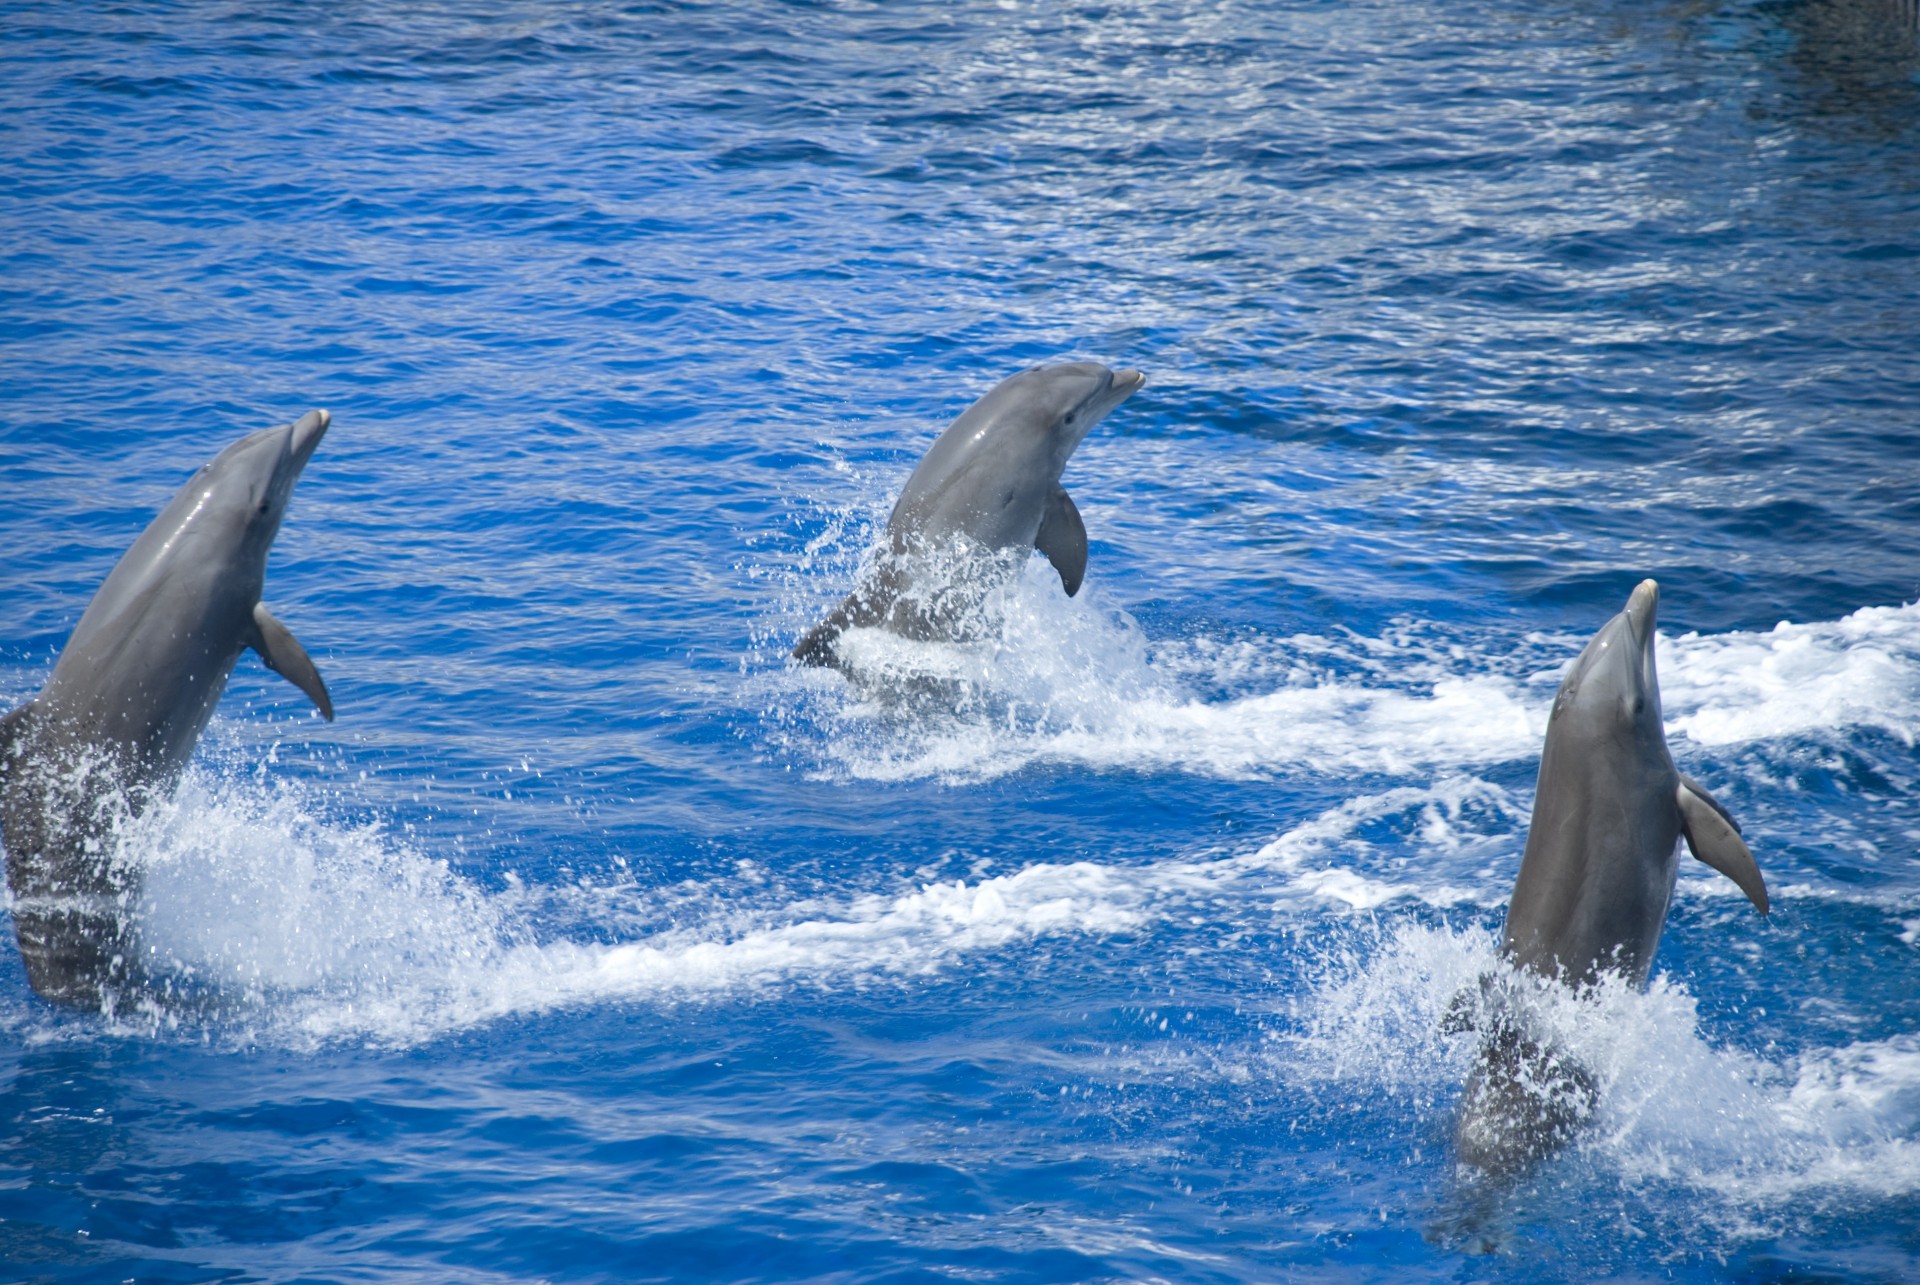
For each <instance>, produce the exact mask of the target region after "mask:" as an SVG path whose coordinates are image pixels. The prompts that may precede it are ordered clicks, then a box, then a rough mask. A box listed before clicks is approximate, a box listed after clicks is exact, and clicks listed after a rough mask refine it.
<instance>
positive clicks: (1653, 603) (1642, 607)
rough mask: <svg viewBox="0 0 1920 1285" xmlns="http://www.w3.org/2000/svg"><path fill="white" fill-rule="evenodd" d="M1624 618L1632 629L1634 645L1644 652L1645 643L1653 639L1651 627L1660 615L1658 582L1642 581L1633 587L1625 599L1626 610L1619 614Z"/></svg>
mask: <svg viewBox="0 0 1920 1285" xmlns="http://www.w3.org/2000/svg"><path fill="white" fill-rule="evenodd" d="M1621 614H1622V615H1624V616H1626V618H1627V624H1628V625H1629V626H1630V627H1631V628H1632V629H1633V641H1634V644H1635V645H1636V646H1637V647H1639V648H1640V650H1642V651H1645V650H1646V648H1647V643H1648V642H1650V641H1651V640H1652V638H1653V627H1654V623H1655V621H1656V619H1657V617H1658V616H1659V614H1660V582H1659V581H1658V580H1642V581H1641V582H1640V583H1639V584H1637V585H1635V586H1634V589H1633V593H1632V594H1631V595H1629V596H1628V598H1627V609H1626V610H1625V611H1624V612H1622V613H1621Z"/></svg>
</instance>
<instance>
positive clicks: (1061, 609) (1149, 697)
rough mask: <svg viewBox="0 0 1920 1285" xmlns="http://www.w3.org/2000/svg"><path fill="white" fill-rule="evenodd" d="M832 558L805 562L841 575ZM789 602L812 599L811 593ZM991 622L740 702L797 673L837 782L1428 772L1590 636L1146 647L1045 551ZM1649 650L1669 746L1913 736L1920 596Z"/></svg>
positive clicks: (1482, 737)
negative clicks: (974, 633)
mask: <svg viewBox="0 0 1920 1285" xmlns="http://www.w3.org/2000/svg"><path fill="white" fill-rule="evenodd" d="M835 531H836V532H839V533H840V534H842V535H844V534H845V528H844V527H836V528H835ZM823 538H824V537H823ZM818 552H819V551H818V550H813V551H812V553H814V554H817V553H818ZM845 562H846V558H845V557H842V558H841V560H840V565H836V566H833V567H827V566H826V565H825V563H824V561H823V562H822V563H821V564H820V565H819V566H818V567H816V566H815V564H814V563H812V562H811V561H810V562H809V563H808V569H809V573H811V572H813V571H815V570H817V571H819V572H820V573H822V574H826V575H829V576H831V577H832V578H834V579H835V580H836V582H838V581H839V579H840V578H841V576H842V575H843V574H844V572H845V570H846V568H845V565H844V564H845ZM809 602H811V598H810V597H809ZM783 610H786V611H791V612H795V613H797V614H800V615H803V616H811V615H817V614H818V607H817V604H813V605H798V604H793V603H790V604H789V605H788V606H786V607H784V608H783ZM987 619H988V621H989V626H990V627H989V629H988V635H989V636H988V637H987V638H986V639H984V640H983V641H979V642H973V643H965V644H952V643H915V642H911V641H908V640H905V639H901V638H899V637H896V636H894V635H891V634H886V633H883V632H880V631H874V630H862V631H852V632H851V633H850V634H849V635H847V636H846V640H845V647H846V650H847V652H848V654H849V655H850V656H852V657H853V658H854V661H855V665H854V668H855V669H856V670H864V671H865V672H866V673H868V674H869V675H870V676H871V675H878V676H879V678H880V681H871V679H870V680H869V681H866V682H864V683H863V682H859V681H856V682H852V683H849V682H847V681H846V680H844V679H843V678H842V677H841V676H840V675H839V674H836V673H829V672H822V671H815V670H804V671H801V670H794V671H785V672H782V673H780V674H778V675H776V676H774V681H773V686H774V687H775V689H776V690H775V691H773V692H769V691H768V690H767V688H766V686H764V685H757V684H753V683H749V685H748V699H749V700H751V701H755V702H764V704H765V705H768V706H773V707H777V708H779V709H781V710H783V711H784V710H786V709H788V707H789V705H790V702H791V693H792V689H793V686H794V685H795V684H798V685H799V686H800V687H801V688H802V689H803V690H804V691H806V692H807V693H808V694H809V697H810V699H809V700H807V701H805V702H803V704H802V713H801V715H800V725H798V726H796V725H795V724H794V722H793V721H792V720H791V719H789V720H788V722H787V723H786V724H785V726H784V727H783V730H782V731H781V732H778V733H776V736H775V739H776V740H782V741H784V742H785V744H786V745H788V746H789V747H790V748H793V749H797V750H801V751H802V752H803V753H807V754H809V755H810V756H811V757H814V758H816V759H817V760H818V761H819V762H820V763H821V765H822V770H823V771H824V773H825V774H827V775H829V776H834V775H845V776H849V777H853V778H856V779H870V780H900V779H912V778H926V777H932V778H936V779H944V780H951V781H964V780H979V779H988V778H993V777H998V776H1003V775H1006V774H1008V773H1011V772H1016V771H1020V770H1022V769H1024V768H1027V767H1029V766H1031V765H1035V764H1070V765H1079V766H1086V767H1091V768H1095V769H1098V770H1144V771H1181V772H1192V773H1198V774H1203V775H1209V776H1215V777H1223V778H1228V779H1245V778H1254V777H1260V776H1270V775H1278V774H1297V773H1314V774H1322V775H1351V774H1354V773H1370V774H1381V775H1401V776H1407V775H1424V774H1431V773H1441V772H1449V771H1470V770H1476V769H1479V768H1484V767H1486V766H1489V765H1493V764H1497V763H1503V762H1514V761H1519V760H1525V759H1528V758H1531V757H1533V756H1535V755H1537V754H1538V752H1539V748H1540V743H1541V740H1542V738H1543V737H1544V735H1545V730H1546V720H1547V714H1548V711H1549V709H1550V708H1551V705H1552V701H1553V694H1554V690H1555V688H1556V686H1557V685H1558V682H1559V679H1560V675H1561V673H1562V672H1563V669H1564V666H1565V664H1566V662H1568V661H1570V660H1571V659H1572V658H1573V657H1574V656H1575V655H1577V654H1578V653H1579V651H1580V649H1581V648H1582V646H1584V644H1585V642H1586V638H1585V637H1584V636H1574V635H1567V636H1551V637H1549V636H1543V635H1532V636H1529V637H1528V638H1527V639H1525V640H1524V642H1523V643H1522V644H1519V645H1517V646H1516V645H1515V644H1514V643H1513V642H1511V641H1510V640H1501V639H1493V638H1488V639H1481V640H1471V641H1468V642H1465V643H1463V642H1461V641H1460V640H1457V639H1448V638H1444V637H1442V636H1440V635H1439V633H1438V632H1437V630H1436V627H1435V626H1432V625H1428V624H1422V623H1420V622H1411V621H1409V622H1402V623H1401V624H1398V625H1396V626H1395V627H1394V628H1392V629H1390V630H1388V631H1386V633H1384V634H1383V635H1382V636H1381V637H1378V638H1366V637H1361V636H1358V635H1354V634H1350V633H1336V634H1331V635H1325V636H1322V635H1311V634H1302V635H1294V636H1291V637H1284V638H1281V637H1251V638H1241V639H1236V640H1233V641H1224V642H1223V641H1219V640H1216V639H1212V638H1209V637H1206V636H1204V635H1202V636H1196V637H1190V638H1184V639H1169V640H1163V641H1153V640H1149V639H1148V638H1147V637H1146V635H1145V634H1144V632H1143V631H1142V630H1141V629H1140V627H1139V625H1138V624H1137V623H1136V622H1135V621H1134V620H1133V618H1132V617H1131V616H1130V615H1128V613H1127V612H1126V611H1125V610H1124V609H1123V608H1122V607H1121V606H1119V605H1118V604H1117V603H1116V602H1114V601H1113V600H1111V599H1110V598H1109V597H1108V596H1107V594H1106V593H1105V592H1104V591H1103V589H1102V587H1101V585H1100V584H1099V583H1098V581H1097V579H1096V580H1094V581H1090V582H1089V584H1088V585H1087V587H1086V588H1085V589H1083V590H1082V591H1081V593H1080V594H1079V595H1078V596H1077V597H1075V598H1068V597H1067V596H1066V595H1065V594H1064V593H1063V592H1062V591H1061V588H1060V584H1059V579H1058V577H1057V576H1056V575H1055V574H1054V572H1053V570H1052V569H1051V568H1050V567H1049V566H1047V564H1046V563H1045V562H1044V561H1043V560H1042V559H1040V558H1038V557H1037V556H1036V557H1033V558H1031V559H1029V560H1028V562H1027V563H1026V565H1025V566H1024V568H1023V569H1022V571H1021V574H1020V575H1019V577H1018V578H1017V579H1016V580H1015V581H1013V582H1012V583H1011V584H1009V585H1008V586H1006V587H1005V588H1004V589H1002V590H1000V591H998V592H997V593H996V594H994V595H993V596H991V597H990V598H989V599H988V611H987ZM1600 623H1601V622H1600V621H1599V620H1596V621H1595V626H1596V628H1597V627H1598V625H1599V624H1600ZM771 636H772V635H771V633H769V635H768V637H769V638H770V637H771ZM1659 655H1660V671H1661V679H1662V697H1663V703H1664V706H1665V710H1666V714H1667V728H1668V733H1669V737H1670V739H1671V740H1672V741H1673V742H1674V743H1675V745H1676V747H1679V746H1680V745H1682V744H1684V743H1686V742H1691V743H1693V744H1696V745H1700V746H1703V747H1715V746H1723V745H1734V744H1742V743H1746V742H1751V741H1763V740H1771V739H1779V738H1788V737H1803V736H1823V735H1830V734H1845V733H1847V732H1850V731H1852V730H1855V729H1876V730H1880V731H1884V732H1887V733H1890V734H1892V735H1894V736H1896V737H1898V738H1900V739H1901V740H1902V741H1904V742H1906V743H1908V744H1911V743H1912V742H1913V740H1914V738H1915V735H1916V732H1920V604H1914V605H1908V606H1901V607H1868V608H1863V609H1862V610H1860V611H1856V612H1854V613H1853V614H1852V615H1849V616H1847V617H1845V618H1844V619H1841V620H1838V621H1829V622H1819V623H1814V624H1805V625H1796V624H1781V625H1778V626H1776V627H1775V628H1774V629H1772V630H1768V631H1759V632H1744V631H1736V632H1732V633H1727V634H1720V635H1703V634H1697V633H1690V634H1684V635H1680V636H1677V637H1675V636H1662V637H1661V639H1660V642H1659ZM1542 662H1545V667H1544V668H1543V667H1542ZM779 663H781V664H784V657H783V656H782V657H781V658H780V661H779ZM916 686H917V687H918V688H919V689H921V691H922V694H923V695H925V694H926V693H927V692H929V691H930V692H931V693H932V696H931V698H930V699H920V700H914V701H909V702H906V705H907V712H908V713H910V714H911V717H902V716H901V713H902V706H903V702H902V700H901V699H900V693H901V692H902V691H905V690H908V689H912V688H914V687H916Z"/></svg>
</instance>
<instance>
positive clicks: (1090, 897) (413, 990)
mask: <svg viewBox="0 0 1920 1285" xmlns="http://www.w3.org/2000/svg"><path fill="white" fill-rule="evenodd" d="M312 788H313V787H308V786H304V785H301V784H298V783H294V782H281V783H277V784H269V783H267V782H265V781H263V780H261V779H259V778H258V777H256V776H246V777H238V778H223V777H219V776H216V775H214V774H212V773H211V772H209V771H208V770H206V769H205V768H202V767H196V768H194V769H193V770H191V771H190V772H189V773H188V775H187V777H186V779H185V780H184V781H183V783H182V785H181V788H180V790H179V791H178V793H177V794H176V795H175V797H174V798H173V799H172V800H171V801H170V802H168V803H166V804H164V805H160V806H156V807H154V808H152V809H150V810H149V811H148V812H147V813H146V814H145V815H144V816H142V817H141V818H139V819H138V820H137V821H135V822H134V823H132V825H131V826H130V827H129V829H128V831H127V833H126V834H125V835H124V836H123V839H122V855H123V856H124V857H125V859H127V860H129V861H130V862H132V863H134V864H135V865H137V866H138V868H139V869H140V870H141V872H142V898H141V902H140V905H139V906H138V908H137V924H138V927H139V932H140V941H141V945H142V949H143V950H144V952H145V954H146V958H147V961H148V964H149V966H150V968H151V969H152V970H153V971H154V972H155V973H156V974H157V975H160V976H163V977H167V978H172V979H175V980H176V981H177V982H178V983H179V988H180V989H182V990H184V991H185V992H187V993H192V994H199V995H203V996H214V997H217V998H218V1000H219V1004H218V1006H217V1012H218V1014H219V1016H217V1017H216V1018H214V1019H213V1020H214V1021H215V1022H216V1024H225V1026H226V1028H227V1029H228V1033H229V1034H231V1035H232V1036H233V1037H234V1038H239V1039H245V1040H250V1039H260V1040H266V1041H268V1042H291V1043H293V1044H296V1045H306V1044H312V1043H324V1042H333V1041H347V1042H367V1043H373V1044H383V1045H384V1044H396V1045H407V1044H415V1043H419V1042H422V1041H426V1040H431V1039H434V1038H437V1037H439V1036H441V1035H444V1034H445V1033H448V1032H450V1031H454V1030H459V1029H463V1028H468V1027H472V1026H475V1025H480V1024H485V1023H488V1022H492V1021H496V1020H499V1019H502V1018H506V1017H510V1016H516V1015H529V1014H537V1013H542V1012H547V1011H552V1010H555V1009H562V1008H578V1007H586V1006H591V1005H595V1004H603V1003H620V1002H640V1003H668V1004H671V1003H680V1002H687V1001H699V1000H705V999H714V998H722V997H725V998H730V999H739V1000H745V1001H748V1002H751V1001H753V1000H754V999H756V998H758V997H762V996H767V995H780V994H785V993H788V992H790V991H791V990H793V989H796V988H828V989H832V988H836V987H841V986H845V985H849V984H860V983H863V982H864V981H866V980H869V979H881V978H888V977H893V978H898V977H902V976H916V975H925V974H929V973H935V972H938V971H940V970H941V969H943V968H946V967H948V966H949V965H951V964H952V963H953V962H954V961H956V960H959V959H961V958H964V957H967V956H975V955H979V954H982V953H989V952H995V951H999V950H1003V949H1005V948H1007V947H1009V946H1014V945H1017V944H1019V943H1023V942H1029V941H1034V940H1037V939H1040V938H1044V937H1049V936H1062V935H1065V936H1088V935H1092V936H1104V935H1113V934H1123V933H1131V932H1151V931H1153V929H1154V927H1155V925H1156V924H1159V923H1161V922H1163V921H1165V920H1166V919H1167V917H1168V916H1170V915H1174V914H1176V913H1178V914H1180V915H1182V916H1183V921H1184V918H1185V917H1188V916H1191V915H1194V914H1201V915H1205V916H1208V917H1211V918H1225V919H1227V920H1234V919H1236V918H1237V917H1238V916H1239V915H1240V914H1241V913H1242V911H1241V910H1238V909H1234V908H1233V906H1234V905H1235V904H1242V905H1245V904H1257V905H1258V906H1259V907H1261V914H1262V915H1263V916H1264V915H1266V914H1270V913H1271V911H1272V910H1273V909H1274V908H1275V907H1282V908H1286V909H1288V910H1290V911H1293V912H1295V913H1298V914H1302V915H1305V914H1312V913H1322V912H1329V911H1330V912H1334V913H1340V912H1344V911H1350V910H1372V909H1375V908H1377V907H1381V906H1384V905H1388V904H1390V903H1394V902H1407V903H1409V904H1413V903H1418V904H1426V905H1434V906H1451V905H1462V904H1471V905H1475V906H1485V905H1490V904H1492V900H1493V899H1490V898H1489V897H1488V896H1487V895H1486V891H1485V890H1483V889H1476V888H1475V887H1473V886H1471V885H1468V884H1461V883H1457V882H1454V881H1451V880H1449V879H1448V878H1447V877H1446V876H1445V875H1444V874H1440V873H1434V872H1439V871H1445V870H1448V869H1459V868H1461V867H1462V866H1463V865H1467V866H1471V865H1475V864H1479V863H1482V862H1483V861H1484V860H1486V859H1488V857H1489V855H1490V854H1491V853H1492V852H1493V851H1494V850H1495V849H1498V848H1499V847H1500V846H1501V845H1502V844H1510V843H1511V834H1512V832H1513V828H1514V826H1515V825H1516V824H1517V823H1518V820H1519V818H1520V816H1521V811H1520V806H1519V804H1518V803H1517V802H1516V801H1515V800H1514V799H1512V798H1511V797H1510V796H1509V795H1508V793H1507V792H1506V791H1505V790H1503V789H1501V788H1499V787H1497V786H1493V785H1490V784H1488V783H1486V782H1483V781H1480V780H1478V779H1476V778H1472V777H1454V778H1448V779H1446V780H1443V781H1440V782H1437V783H1435V784H1433V785H1431V786H1422V787H1404V788H1398V789H1391V790H1387V791H1383V792H1380V793H1377V794H1371V795H1362V796H1358V797H1356V798H1354V799H1350V800H1348V801H1346V802H1345V803H1342V804H1341V805H1339V806H1338V807H1334V808H1331V809H1328V810H1327V811H1325V812H1323V813H1321V814H1320V815H1318V816H1315V817H1312V818H1309V819H1307V820H1306V821H1304V822H1302V823H1300V824H1299V825H1296V826H1293V827H1290V828H1289V829H1288V830H1286V831H1285V832H1284V833H1282V834H1280V835H1279V836H1277V837H1275V838H1274V839H1273V840H1272V841H1271V842H1268V843H1265V844H1263V845H1260V846H1259V847H1258V848H1255V849H1253V850H1251V851H1244V852H1238V853H1227V854H1219V855H1212V856H1197V857H1170V858H1167V859H1164V860H1161V861H1156V862H1149V863H1144V864H1140V865H1132V866H1128V865H1106V864H1100V863H1096V862H1089V861H1074V862H1036V863H1033V864H1030V865H1027V866H1025V867H1023V868H1021V869H1019V870H1014V871H1010V872H1007V873H1004V874H997V875H991V876H985V877H980V878H976V879H971V880H959V879H956V880H944V881H934V882H928V883H920V884H900V883H894V882H892V881H890V880H889V885H890V886H883V887H878V888H874V889H870V890H867V891H851V892H848V891H844V890H838V889H829V890H823V891H821V892H820V893H818V894H817V895H813V896H805V897H798V898H794V897H791V896H788V897H787V899H786V900H784V901H780V902H772V903H767V902H763V903H762V904H754V902H753V898H754V897H755V896H756V895H758V894H757V889H758V883H757V881H756V880H754V879H751V878H741V879H738V880H731V881H728V880H721V881H717V882H716V885H715V886H714V887H713V888H712V889H709V890H707V891H706V893H705V896H704V899H689V900H678V901H676V902H675V905H674V911H673V917H674V918H675V919H676V920H677V921H678V924H679V925H680V926H676V927H672V928H668V929H664V930H661V931H657V932H651V933H640V934H637V935H635V936H633V937H630V938H629V939H627V940H623V941H618V942H614V943H606V942H604V941H592V940H576V939H574V938H573V937H572V936H569V935H568V934H569V933H570V932H578V933H581V934H594V935H597V934H598V933H600V932H603V931H604V928H605V925H606V924H608V923H610V922H628V923H637V922H642V921H645V920H646V919H647V918H648V917H649V916H648V915H647V914H646V913H645V911H644V907H645V904H646V903H647V901H648V900H649V899H650V898H651V897H652V895H653V890H648V889H644V888H639V887H636V886H635V885H633V884H631V883H624V884H612V885H605V886H591V887H581V886H578V885H571V884H570V885H565V886H556V887H534V886H530V885H527V884H524V883H521V882H519V881H509V883H508V886H507V887H506V888H504V889H499V890H491V891H490V890H488V889H485V888H482V887H481V886H480V885H478V884H477V883H475V882H474V881H473V880H471V879H468V878H466V877H463V876H462V875H461V874H459V873H458V872H456V871H455V870H453V869H452V868H450V867H449V865H448V864H447V863H446V862H444V861H442V860H439V859H436V858H434V857H432V856H430V855H428V854H427V853H426V852H424V851H423V850H422V849H421V848H420V846H419V842H420V841H419V839H418V837H416V836H409V835H400V834H396V833H394V832H393V831H392V830H390V829H388V828H386V827H383V826H381V825H378V824H374V823H368V822H341V821H337V820H334V819H331V818H330V817H329V816H328V809H327V808H326V806H325V805H324V804H322V803H321V802H319V801H317V800H316V799H315V798H314V796H313V795H312V794H311V793H310V791H311V790H312ZM1368 836H1371V837H1368ZM1398 836H1404V837H1398ZM1489 836H1491V837H1489ZM879 877H880V878H882V879H886V878H887V877H886V876H885V875H884V874H882V875H880V876H879ZM556 908H557V909H558V911H559V912H560V913H559V914H558V915H556ZM556 918H560V919H562V922H561V924H560V926H559V928H558V930H554V929H552V928H549V927H547V926H546V925H548V924H549V923H550V922H551V921H553V920H555V919H556ZM23 1011H30V1010H23ZM195 1011H197V1010H195V1009H194V1008H192V1007H191V1006H189V1007H188V1008H186V1009H176V1010H172V1011H170V1010H169V1009H168V1007H167V1006H165V1005H159V1006H148V1007H147V1008H146V1009H143V1010H140V1011H135V1012H129V1013H125V1014H122V1017H123V1018H124V1020H126V1021H128V1022H130V1023H132V1025H133V1027H135V1028H136V1029H138V1028H142V1027H143V1024H144V1026H146V1027H151V1026H152V1025H154V1024H156V1023H157V1024H160V1025H177V1024H179V1023H180V1022H181V1021H185V1020H192V1019H191V1017H190V1015H191V1014H192V1013H194V1012H195Z"/></svg>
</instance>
